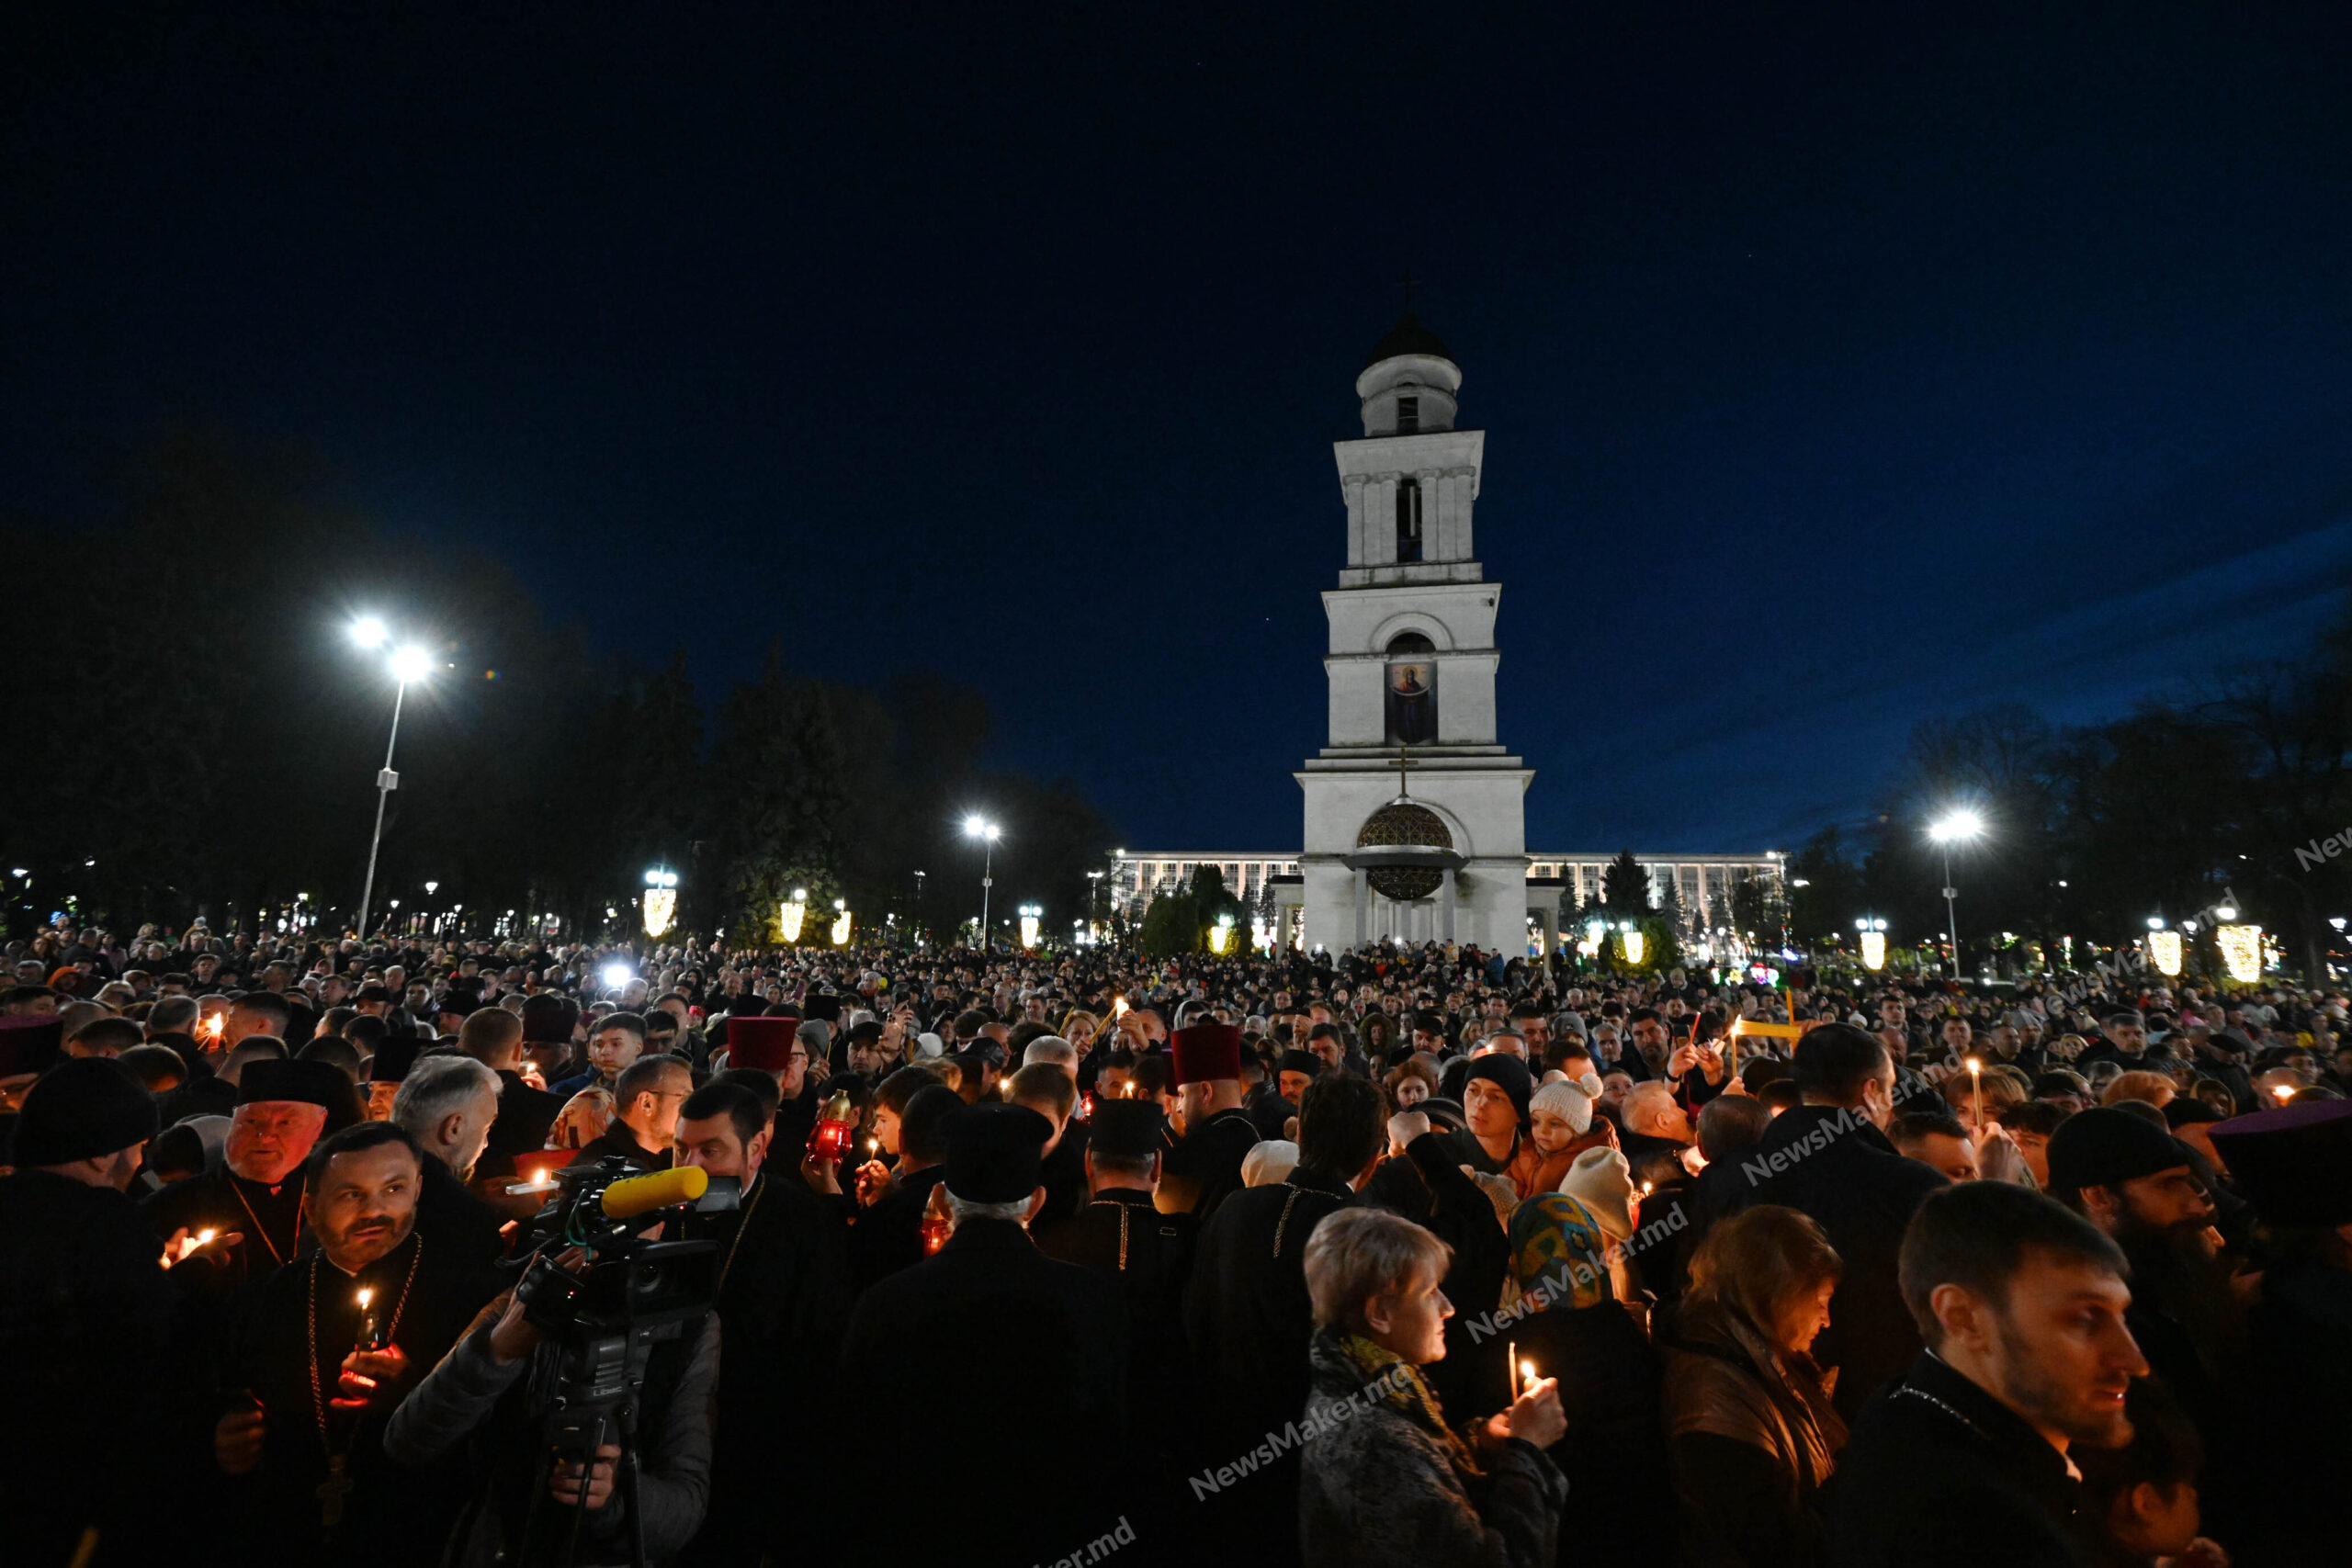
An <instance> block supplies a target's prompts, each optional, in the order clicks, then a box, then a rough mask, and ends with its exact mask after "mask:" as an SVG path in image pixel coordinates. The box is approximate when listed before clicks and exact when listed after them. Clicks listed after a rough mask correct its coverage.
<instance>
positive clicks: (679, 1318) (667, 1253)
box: [515, 1158, 741, 1564]
mask: <svg viewBox="0 0 2352 1568" xmlns="http://www.w3.org/2000/svg"><path fill="white" fill-rule="evenodd" d="M553 1181H554V1185H555V1186H556V1188H557V1191H556V1192H555V1195H554V1196H553V1197H551V1198H550V1199H549V1200H548V1203H547V1206H546V1207H545V1208H543V1209H541V1210H540V1211H539V1215H538V1218H537V1220H535V1221H534V1222H533V1231H532V1234H533V1236H534V1238H535V1240H534V1245H533V1247H532V1250H531V1252H530V1254H529V1258H528V1261H527V1262H526V1264H525V1266H524V1270H523V1275H522V1278H521V1279H520V1280H517V1281H516V1282H515V1299H516V1300H517V1301H519V1302H521V1303H523V1315H524V1317H525V1319H526V1321H528V1322H529V1323H531V1324H532V1325H534V1326H536V1327H537V1329H538V1330H539V1331H540V1333H541V1334H542V1335H543V1336H544V1342H543V1343H542V1344H541V1346H540V1348H539V1350H538V1354H537V1359H535V1360H534V1362H533V1364H532V1368H531V1379H530V1384H529V1403H530V1407H531V1409H532V1410H533V1412H534V1413H535V1414H536V1415H537V1417H538V1420H539V1422H540V1426H541V1431H542V1433H543V1435H544V1437H545V1439H546V1442H545V1447H544V1448H543V1449H542V1450H541V1454H542V1459H543V1462H542V1468H541V1469H540V1472H539V1473H538V1474H537V1477H536V1478H535V1480H534V1482H533V1484H532V1490H531V1493H530V1499H531V1501H530V1506H529V1509H528V1512H527V1513H526V1518H525V1524H524V1529H523V1535H522V1545H521V1548H520V1550H519V1551H518V1554H517V1557H516V1561H518V1562H523V1563H526V1564H537V1563H545V1562H576V1561H577V1559H578V1551H579V1541H580V1529H581V1524H582V1520H583V1519H584V1518H585V1516H586V1508H587V1502H586V1499H587V1492H586V1489H585V1488H582V1492H581V1502H580V1505H579V1506H578V1508H577V1509H576V1510H574V1511H573V1513H572V1517H571V1532H570V1536H569V1539H568V1540H567V1542H566V1544H565V1545H564V1547H563V1548H562V1549H561V1550H560V1551H551V1547H552V1543H551V1542H549V1541H548V1540H545V1539H544V1538H543V1537H542V1536H541V1535H540V1532H539V1529H538V1526H539V1523H540V1520H541V1507H540V1504H541V1500H542V1499H543V1498H545V1497H546V1495H547V1482H548V1472H547V1469H546V1468H545V1467H546V1466H547V1465H550V1464H552V1463H553V1462H554V1461H556V1460H557V1459H558V1458H568V1459H571V1460H574V1461H589V1460H592V1459H593V1458H594V1454H595V1452H596V1450H597V1449H598V1448H599V1447H601V1446H603V1445H605V1444H606V1443H617V1444H619V1445H620V1447H621V1449H622V1450H623V1453H624V1455H625V1458H624V1461H623V1464H622V1467H621V1469H620V1472H619V1483H620V1487H621V1490H622V1493H623V1495H625V1496H626V1497H627V1498H628V1504H629V1515H630V1520H631V1524H632V1527H633V1528H632V1535H633V1538H634V1546H635V1551H634V1553H633V1557H632V1561H633V1562H639V1563H642V1562H644V1561H645V1546H644V1540H643V1536H642V1530H643V1519H642V1517H641V1516H639V1514H638V1512H637V1506H636V1505H637V1499H636V1490H637V1455H636V1438H637V1425H638V1416H639V1404H640V1396H641V1394H642V1393H643V1390H644V1387H645V1381H646V1374H647V1371H648V1370H649V1369H650V1367H651V1365H652V1362H653V1356H654V1352H655V1350H656V1348H658V1347H660V1346H662V1345H664V1344H669V1343H673V1342H678V1341H686V1342H687V1343H688V1344H691V1339H690V1336H691V1335H692V1334H693V1333H695V1331H696V1330H697V1329H698V1326H699V1325H700V1324H701V1322H702V1320H703V1317H704V1315H705V1314H707V1313H708V1312H709V1311H710V1308H711V1302H712V1298H713V1297H714V1295H715V1294H716V1293H717V1285H718V1243H717V1242H715V1241H707V1240H690V1241H689V1240H667V1239H664V1240H654V1239H652V1238H650V1237H649V1236H647V1235H644V1234H643V1233H644V1232H645V1231H646V1230H649V1229H651V1228H652V1226H653V1224H654V1218H655V1217H656V1216H663V1217H676V1218H683V1217H684V1215H685V1214H686V1213H726V1212H728V1211H730V1210H732V1209H734V1208H735V1207H736V1206H737V1202H738V1200H739V1199H740V1198H741V1190H740V1187H739V1184H738V1183H737V1182H736V1180H735V1179H734V1178H732V1177H717V1178H713V1177H711V1176H710V1174H709V1173H708V1172H707V1171H705V1170H703V1169H701V1168H698V1167H695V1166H682V1167H679V1168H674V1169H671V1170H662V1171H655V1172H652V1173H650V1174H646V1175H640V1174H637V1173H635V1172H632V1171H631V1170H630V1169H629V1168H628V1164H627V1163H626V1162H625V1161H623V1160H620V1159H617V1158H615V1159H605V1160H601V1161H599V1162H597V1163H596V1164H594V1165H588V1166H574V1167H572V1168H570V1169H567V1170H562V1171H558V1172H555V1173H553ZM663 1228H664V1230H667V1229H669V1228H670V1227H669V1226H668V1225H667V1224H664V1226H663ZM573 1248H580V1249H582V1250H583V1251H584V1252H585V1254H586V1257H585V1260H584V1266H583V1267H581V1268H578V1269H572V1268H567V1267H564V1266H563V1265H561V1264H560V1263H559V1262H558V1261H557V1259H558V1258H560V1257H561V1256H562V1255H564V1254H566V1253H568V1252H570V1251H571V1250H572V1249H573Z"/></svg>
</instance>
